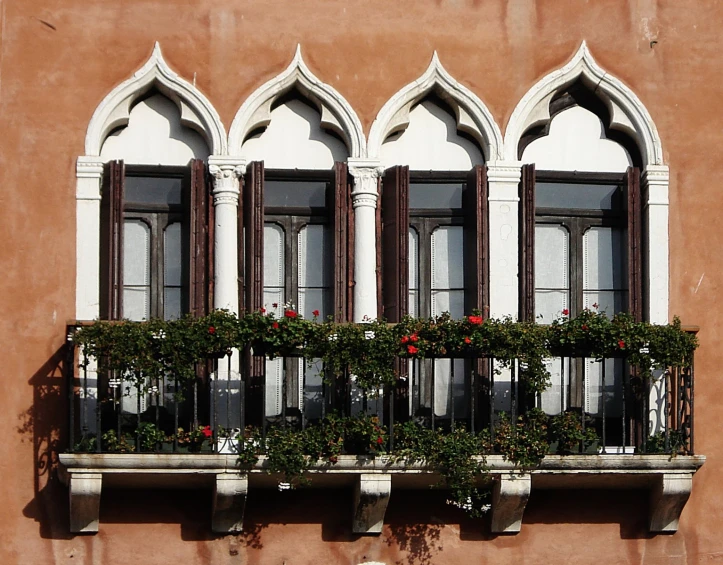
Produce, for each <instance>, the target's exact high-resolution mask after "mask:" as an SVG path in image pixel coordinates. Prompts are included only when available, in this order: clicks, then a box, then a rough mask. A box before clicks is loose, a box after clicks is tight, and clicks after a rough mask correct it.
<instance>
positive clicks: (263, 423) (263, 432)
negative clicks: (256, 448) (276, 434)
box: [259, 356, 267, 440]
mask: <svg viewBox="0 0 723 565" xmlns="http://www.w3.org/2000/svg"><path fill="white" fill-rule="evenodd" d="M259 365H261V366H262V367H263V368H262V371H261V436H262V437H263V439H264V440H266V395H267V392H266V388H267V387H266V356H264V357H262V363H259Z"/></svg>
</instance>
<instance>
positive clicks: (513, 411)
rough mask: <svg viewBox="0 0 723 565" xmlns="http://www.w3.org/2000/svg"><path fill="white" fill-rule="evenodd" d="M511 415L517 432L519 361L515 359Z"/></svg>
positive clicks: (514, 430) (511, 381) (513, 363)
mask: <svg viewBox="0 0 723 565" xmlns="http://www.w3.org/2000/svg"><path fill="white" fill-rule="evenodd" d="M510 414H511V420H512V430H513V433H516V430H517V359H513V360H512V363H510Z"/></svg>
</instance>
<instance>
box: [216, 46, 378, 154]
mask: <svg viewBox="0 0 723 565" xmlns="http://www.w3.org/2000/svg"><path fill="white" fill-rule="evenodd" d="M291 90H297V91H298V92H299V93H300V94H301V96H302V97H304V98H306V99H307V100H308V101H309V102H311V103H312V105H314V106H315V107H316V108H317V109H318V110H319V113H320V114H321V125H322V127H323V128H324V129H328V130H331V131H333V132H334V133H335V134H337V135H339V136H340V137H341V138H342V139H343V140H344V143H345V144H346V146H347V148H348V150H349V156H350V157H351V158H360V157H364V156H365V154H366V143H365V138H364V131H363V130H362V125H361V122H360V121H359V117H358V116H357V114H356V112H355V111H354V110H353V108H352V107H351V105H350V104H349V102H347V101H346V99H345V98H344V97H343V96H342V95H341V94H339V92H337V91H336V90H335V89H334V88H333V87H332V86H330V85H328V84H326V83H324V82H322V81H321V80H319V79H318V78H317V77H316V76H315V75H314V74H313V73H312V72H311V71H310V70H309V67H307V66H306V63H305V62H304V59H303V58H302V56H301V46H300V45H298V46H297V47H296V53H295V54H294V58H293V60H292V61H291V63H290V64H289V66H288V67H286V69H285V70H284V71H283V72H281V73H280V74H279V75H277V76H275V77H274V78H272V79H271V80H270V81H268V82H267V83H266V84H264V85H262V86H260V87H259V88H258V89H256V91H254V92H253V93H252V94H251V96H249V97H248V98H247V99H246V101H245V102H244V103H243V104H242V105H241V107H240V108H239V110H238V112H237V113H236V116H235V117H234V119H233V122H232V123H231V129H230V130H229V140H228V147H229V151H230V152H231V153H232V154H234V155H237V154H239V153H240V151H241V145H242V144H243V142H244V140H245V139H246V137H247V136H248V134H249V133H250V132H252V131H254V130H255V129H258V128H261V127H265V126H267V125H268V124H269V121H270V114H271V106H272V105H273V103H274V102H275V101H276V100H277V99H278V98H279V97H280V96H282V95H284V94H286V93H287V92H289V91H291Z"/></svg>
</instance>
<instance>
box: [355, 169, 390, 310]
mask: <svg viewBox="0 0 723 565" xmlns="http://www.w3.org/2000/svg"><path fill="white" fill-rule="evenodd" d="M383 172H384V169H383V167H381V166H380V164H379V161H376V160H368V159H349V173H350V174H351V175H352V176H353V177H354V190H353V191H352V193H351V198H352V208H353V209H354V321H355V322H362V321H363V320H364V319H365V318H368V319H375V318H376V317H377V252H376V249H377V247H376V246H377V241H376V208H377V200H378V199H379V189H378V184H379V177H380V176H381V174H382V173H383Z"/></svg>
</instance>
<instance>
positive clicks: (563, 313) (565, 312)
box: [562, 308, 570, 316]
mask: <svg viewBox="0 0 723 565" xmlns="http://www.w3.org/2000/svg"><path fill="white" fill-rule="evenodd" d="M562 315H563V316H569V315H570V310H568V309H567V308H565V309H564V310H563V311H562Z"/></svg>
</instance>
